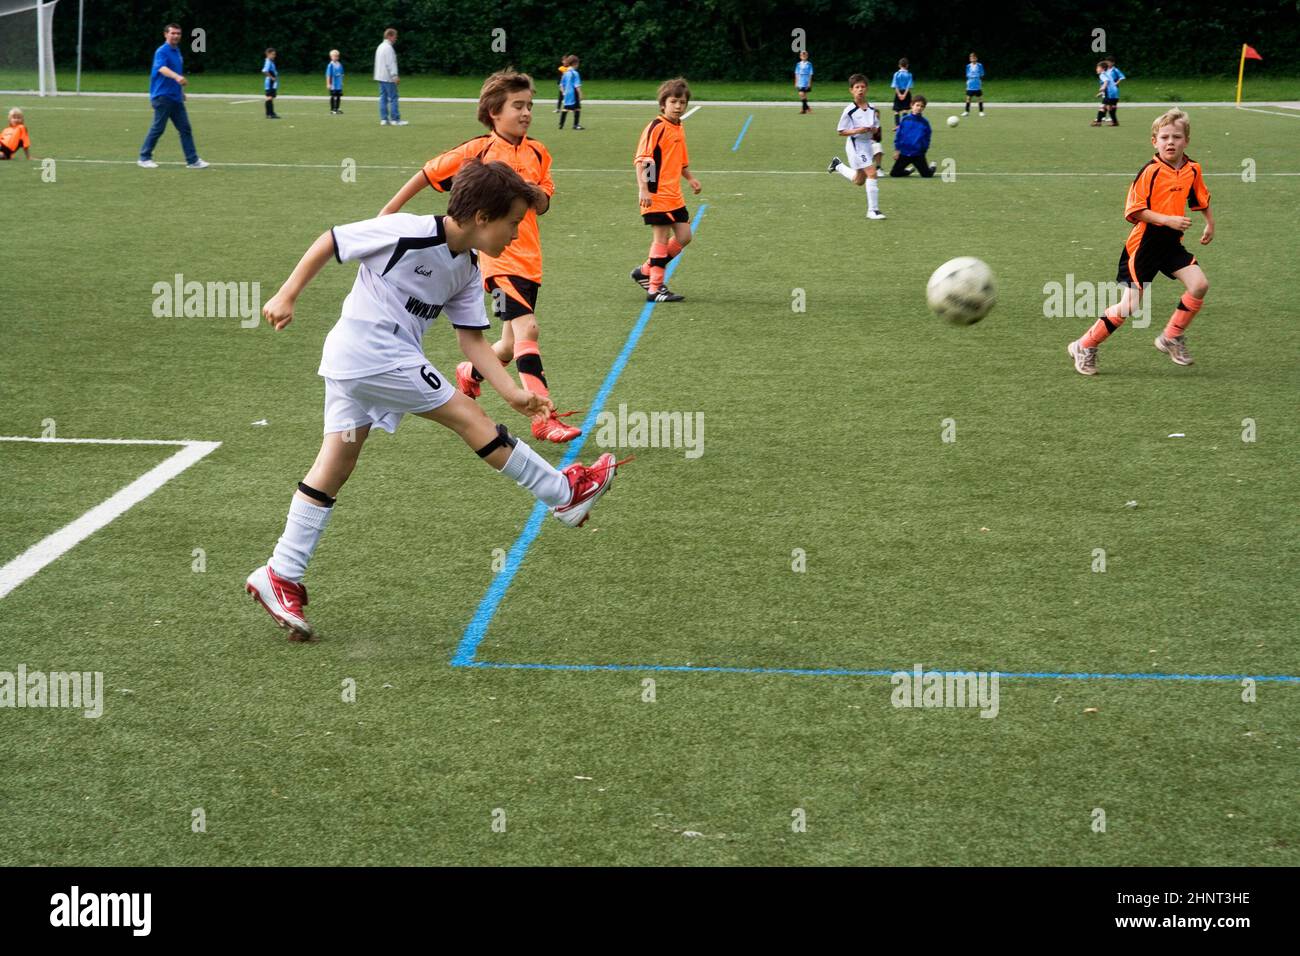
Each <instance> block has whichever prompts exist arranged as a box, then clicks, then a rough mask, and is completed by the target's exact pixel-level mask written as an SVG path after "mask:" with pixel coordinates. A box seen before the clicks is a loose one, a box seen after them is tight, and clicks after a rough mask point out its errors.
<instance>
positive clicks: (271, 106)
mask: <svg viewBox="0 0 1300 956" xmlns="http://www.w3.org/2000/svg"><path fill="white" fill-rule="evenodd" d="M262 75H263V76H264V77H266V82H265V88H266V118H267V119H279V118H280V114H279V113H277V112H276V111H275V95H276V94H277V93H279V92H280V71H279V70H277V69H276V68H275V47H273V46H272V47H267V48H266V59H265V60H263V61H262Z"/></svg>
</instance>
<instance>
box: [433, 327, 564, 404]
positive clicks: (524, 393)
mask: <svg viewBox="0 0 1300 956" xmlns="http://www.w3.org/2000/svg"><path fill="white" fill-rule="evenodd" d="M456 338H457V340H458V341H459V342H460V351H461V354H462V355H464V356H465V358H467V359H469V360H470V361H471V362H472V363H474V367H475V368H476V369H478V370H479V371H480V372H481V373H482V375H483V378H484V379H485V380H486V381H487V383H488V384H489V385H491V386H492V387H493V388H494V389H496V391H497V394H499V395H500V396H501V397H502V398H504V399H505V400H506V401H507V402H508V403H509V404H510V407H511V408H513V409H514V410H515V411H517V412H518V413H519V414H520V415H526V416H527V417H529V418H539V417H544V416H546V415H549V414H550V413H551V412H553V411H555V404H554V403H553V402H552V401H551V400H550V399H549V398H547V397H546V396H544V395H536V394H534V393H532V392H530V391H528V389H526V388H520V387H519V386H518V385H516V384H515V383H514V382H513V381H512V380H511V378H510V376H509V375H508V374H506V368H505V366H504V365H502V364H501V360H500V359H499V358H497V357H496V353H495V352H494V351H492V346H490V345H488V343H487V340H486V339H484V338H483V333H482V332H480V331H479V330H478V329H457V330H456Z"/></svg>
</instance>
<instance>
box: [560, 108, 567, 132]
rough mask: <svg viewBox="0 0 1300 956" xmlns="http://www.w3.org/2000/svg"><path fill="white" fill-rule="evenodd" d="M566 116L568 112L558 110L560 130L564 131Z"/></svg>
mask: <svg viewBox="0 0 1300 956" xmlns="http://www.w3.org/2000/svg"><path fill="white" fill-rule="evenodd" d="M568 115H569V111H568V110H560V129H564V118H565V117H566V116H568Z"/></svg>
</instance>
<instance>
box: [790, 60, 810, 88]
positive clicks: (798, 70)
mask: <svg viewBox="0 0 1300 956" xmlns="http://www.w3.org/2000/svg"><path fill="white" fill-rule="evenodd" d="M794 76H795V85H796V86H799V87H801V88H803V89H807V88H808V87H810V86H812V78H813V67H812V60H800V61H799V62H798V63H796V64H795V65H794Z"/></svg>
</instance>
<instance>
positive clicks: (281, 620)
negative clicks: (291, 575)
mask: <svg viewBox="0 0 1300 956" xmlns="http://www.w3.org/2000/svg"><path fill="white" fill-rule="evenodd" d="M244 590H245V591H247V592H248V593H249V594H251V595H253V600H254V601H256V602H257V603H258V604H260V605H262V607H264V608H266V613H267V614H269V615H271V617H272V618H273V619H274V620H275V623H276V624H278V625H280V627H283V628H284V629H285V630H287V631H288V632H289V640H291V641H308V640H311V636H312V633H313V632H312V627H311V625H310V624H308V623H307V618H306V617H305V616H304V615H303V608H304V607H306V606H307V589H306V588H305V587H303V586H302V585H301V584H299V583H298V582H297V581H286V580H285V579H284V578H282V577H280V576H279V575H278V574H276V573H275V572H274V571H272V570H271V566H270V565H269V564H268V565H265V566H263V567H260V568H258V569H257V570H256V571H254V572H253V573H252V574H250V575H249V576H248V581H247V582H246V583H245V585H244Z"/></svg>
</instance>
